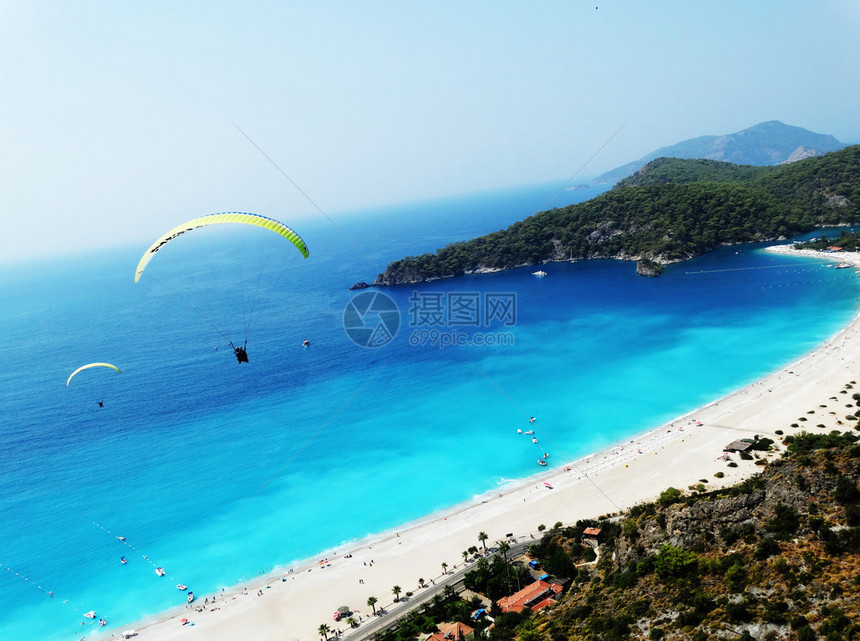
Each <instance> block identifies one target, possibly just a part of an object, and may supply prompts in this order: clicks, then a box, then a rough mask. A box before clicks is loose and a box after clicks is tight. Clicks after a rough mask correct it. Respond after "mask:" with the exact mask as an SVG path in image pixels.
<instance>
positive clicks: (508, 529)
mask: <svg viewBox="0 0 860 641" xmlns="http://www.w3.org/2000/svg"><path fill="white" fill-rule="evenodd" d="M770 249H771V250H772V251H775V252H791V251H793V250H791V249H790V247H786V246H781V247H776V248H770ZM804 253H807V254H811V255H817V256H819V257H821V258H826V259H828V260H830V261H831V262H833V263H839V262H843V263H851V264H852V265H854V266H856V267H860V254H857V253H839V254H817V253H815V252H804ZM858 319H860V317H855V318H854V320H853V321H852V322H851V324H850V325H849V326H848V327H846V328H845V329H843V330H842V331H840V332H839V333H838V334H836V335H834V336H832V337H831V338H830V339H828V340H827V341H825V342H824V343H823V344H822V345H820V346H819V347H818V348H817V349H815V350H814V351H812V352H811V353H809V354H807V355H805V356H804V357H802V358H801V359H799V360H797V361H795V362H794V363H792V364H790V365H788V366H785V367H782V368H780V369H779V371H777V372H774V373H772V374H770V375H769V376H767V377H765V378H763V379H761V380H759V381H757V382H755V383H753V384H751V385H749V386H747V387H745V388H743V389H741V390H738V391H737V392H735V393H733V394H731V395H729V396H726V397H724V398H721V399H719V400H718V401H715V402H713V403H711V404H710V405H707V406H705V407H702V408H700V409H698V410H696V411H695V412H692V413H690V414H688V415H686V416H684V417H681V418H678V419H676V420H674V421H672V422H671V423H669V424H667V425H664V426H662V427H660V428H657V429H654V430H652V431H650V432H648V433H646V434H643V435H640V436H638V437H636V438H632V439H631V440H629V441H628V442H626V443H623V444H619V445H617V446H616V447H615V448H613V449H611V450H609V451H605V452H601V453H598V454H594V455H592V456H589V457H587V458H586V459H583V460H580V461H577V462H575V463H570V465H569V467H570V470H569V471H567V470H566V469H565V468H564V467H562V468H560V469H550V470H546V472H545V473H543V474H540V475H537V476H535V477H532V478H531V479H529V480H528V481H526V482H522V483H518V484H511V485H505V486H500V488H499V489H498V490H497V491H494V492H491V493H488V494H487V495H485V496H483V497H480V498H478V499H476V500H474V501H473V502H471V503H469V504H465V505H461V506H458V507H457V508H455V509H454V510H451V511H450V512H447V513H445V514H437V515H433V516H432V517H430V518H428V519H426V520H423V521H420V522H417V523H413V524H408V525H404V526H403V527H401V528H399V529H398V530H397V531H396V532H389V533H387V534H385V535H381V536H380V537H379V538H377V539H374V540H367V541H361V542H357V543H355V544H354V545H351V546H348V547H344V548H342V549H338V550H334V551H331V552H330V553H328V554H327V555H326V556H325V557H324V558H327V559H328V563H324V564H319V563H318V562H319V561H320V560H321V559H314V560H313V562H312V563H311V564H309V565H305V566H304V567H297V568H293V569H292V570H291V571H287V572H286V573H280V574H277V575H272V576H268V577H261V578H260V579H259V580H257V581H256V582H253V583H248V584H247V585H246V586H241V587H237V588H236V589H234V590H232V591H227V592H224V593H222V594H218V595H206V594H199V595H197V596H198V599H197V601H196V602H195V604H194V606H195V607H202V608H203V611H200V612H198V611H197V610H196V609H190V608H179V609H177V610H175V611H173V612H170V613H165V614H163V615H162V616H160V617H159V618H158V619H157V620H154V621H148V622H139V623H137V624H135V625H129V626H126V627H127V628H128V629H135V630H136V631H137V633H138V636H136V637H135V638H136V639H140V640H142V641H147V640H158V641H171V640H174V639H175V640H179V639H197V640H201V641H203V640H205V641H235V640H238V639H254V640H255V641H270V640H271V641H274V640H275V639H277V640H290V641H292V640H299V641H315V640H317V639H319V638H320V635H319V633H318V628H319V626H320V625H321V624H323V623H325V624H328V625H329V626H330V627H331V628H332V629H338V628H339V629H340V630H341V631H342V632H343V635H342V638H347V639H361V638H363V632H362V627H363V625H364V624H365V623H366V622H367V621H368V619H370V618H372V617H371V608H370V607H369V606H367V605H366V603H367V599H368V597H370V596H375V597H376V598H377V599H378V603H377V608H379V607H384V608H385V609H386V610H388V611H389V613H388V614H386V615H385V616H386V618H391V619H392V620H393V619H394V618H396V617H397V616H398V613H399V612H400V611H401V610H400V609H399V608H402V609H405V608H406V607H408V604H393V603H392V602H393V594H392V587H393V586H395V585H399V586H401V588H402V590H403V592H404V593H405V592H407V591H414V592H418V591H419V589H418V579H419V578H423V579H424V580H425V581H426V582H427V583H430V582H431V580H438V579H439V578H440V576H441V575H442V563H443V562H445V563H447V565H448V570H449V571H450V570H452V569H455V567H456V568H457V569H459V568H460V567H461V566H462V564H463V556H462V552H463V551H464V550H466V549H468V548H469V547H471V546H473V545H476V546H478V547H479V548H480V543H479V542H478V538H477V537H478V533H479V532H481V531H483V532H486V533H487V534H488V535H489V539H488V541H487V543H488V545H489V544H492V543H493V542H495V541H498V540H500V539H503V538H505V535H506V534H507V533H513V534H514V536H515V537H517V538H520V539H522V538H530V537H531V536H535V537H538V536H539V534H538V530H537V528H538V525H540V524H545V525H546V526H547V527H551V526H552V525H553V524H554V523H556V522H558V521H561V522H563V523H564V524H572V523H575V522H576V521H577V520H579V519H582V518H595V517H598V516H601V515H604V514H610V513H616V512H620V511H622V510H625V509H627V508H629V507H630V506H632V505H635V504H637V503H641V502H643V501H648V500H653V499H655V498H656V497H657V495H658V494H659V493H660V492H661V491H662V490H664V489H666V488H667V487H669V486H674V487H677V488H680V489H684V490H686V489H687V488H688V487H689V486H691V485H696V484H697V483H699V482H700V479H707V480H708V485H707V488H708V489H713V488H716V487H719V486H722V485H730V484H733V483H735V482H736V481H738V480H739V479H741V478H745V477H748V476H750V475H752V474H754V473H756V472H758V471H759V470H760V469H761V468H760V467H758V466H756V465H754V463H755V462H754V461H743V460H740V457H739V456H737V455H734V454H733V455H731V459H732V460H733V461H735V462H736V463H737V464H738V467H736V468H730V467H727V462H726V461H725V460H722V458H721V455H722V454H723V447H724V446H725V445H726V444H728V443H730V442H731V441H734V440H736V439H738V438H746V437H751V436H753V435H755V434H758V435H761V436H767V437H769V438H772V439H774V440H775V441H776V442H777V444H778V443H779V441H780V440H781V439H780V437H779V436H778V435H776V434H775V430H783V431H784V433H785V434H792V433H797V432H799V431H801V429H806V430H808V431H822V432H823V431H829V430H832V429H840V430H845V429H851V428H852V427H853V425H854V424H855V423H854V422H852V421H848V420H846V419H845V415H846V414H851V413H853V411H854V410H855V409H856V407H853V405H854V404H853V402H852V399H851V394H852V393H853V392H852V391H851V390H850V389H847V390H846V387H845V386H846V384H848V383H850V382H851V381H857V380H860V320H858ZM858 390H860V387H858ZM849 405H850V406H852V407H853V409H849ZM801 417H803V418H805V419H807V420H806V421H799V419H800V418H801ZM839 421H841V423H842V424H839V423H838V422H839ZM792 423H798V424H799V425H800V428H792V427H790V425H791V424H792ZM817 425H823V426H824V427H823V428H822V427H816V426H817ZM534 429H535V431H536V433H537V436H540V427H539V421H538V423H535V424H534ZM780 449H781V446H780ZM778 455H779V453H778V452H777V453H776V454H772V455H770V456H778ZM716 472H724V473H725V478H723V479H716V478H715V477H714V474H715V473H716ZM545 482H546V483H549V484H550V485H551V486H552V489H550V488H548V487H547V486H546V485H545ZM347 554H351V558H346V556H345V555H347ZM282 577H283V578H282ZM342 605H348V606H350V607H351V608H352V609H353V610H354V611H355V613H356V614H355V616H356V618H358V617H359V616H360V617H361V619H362V625H360V626H359V627H358V628H356V629H349V627H348V626H347V625H346V624H345V623H344V622H340V623H336V622H335V621H333V619H332V613H333V612H334V610H336V609H337V607H338V606H342ZM183 618H186V619H188V620H189V621H190V622H192V623H193V625H187V624H185V625H183V624H182V623H181V619H183ZM116 636H118V632H117V633H116Z"/></svg>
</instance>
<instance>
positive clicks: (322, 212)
mask: <svg viewBox="0 0 860 641" xmlns="http://www.w3.org/2000/svg"><path fill="white" fill-rule="evenodd" d="M230 122H231V123H233V126H234V127H235V128H236V129H238V130H239V133H240V134H242V135H243V136H245V139H246V140H247V141H248V142H249V143H251V144H252V145H253V146H254V148H255V149H256V150H257V151H259V152H260V153H261V154H262V155H263V158H265V159H266V160H268V161H269V162H270V163H271V165H272V167H274V168H275V169H277V170H278V172H279V173H280V174H281V175H282V176H283V177H284V178H286V179H287V180H288V181H289V183H290V184H291V185H292V186H293V187H295V188H296V190H297V191H298V192H299V193H300V194H301V195H302V196H304V197H305V199H306V200H307V201H308V202H309V203H310V204H311V205H313V206H314V207H315V208H316V210H317V211H318V212H319V213H321V214H322V215H323V217H325V219H326V220H327V221H329V222H330V223H331V224H332V225H333V226H334V228H335V229H337V230H338V231H339V232H340V233H341V234H342V235H343V237H344V238H346V239H347V240H348V241H349V242H350V243H352V246H353V247H355V248H356V249H357V250H358V251H359V253H361V255H362V256H364V257H365V258H366V259H367V261H368V262H369V263H370V264H371V265H373V266H374V267H375V268H376V269H378V270H379V271H380V272H381V271H382V269H381V268H380V267H379V265H377V264H376V261H375V260H373V259H372V258H371V257H370V256H368V255H367V254H366V253H365V252H364V250H363V249H362V248H361V247H359V246H358V243H356V242H355V241H354V240H353V239H352V238H350V236H349V234H347V233H346V232H345V231H344V230H343V229H341V228H340V226H339V225H338V224H337V223H336V222H334V221H333V220H332V219H331V218H330V217H329V215H328V214H326V213H325V212H324V211H323V210H322V208H321V207H320V206H319V205H317V204H316V203H315V202H314V201H313V199H312V198H311V197H310V196H308V195H307V194H306V193H305V192H304V190H303V189H302V188H301V187H299V186H298V185H297V184H296V183H295V181H294V180H293V179H292V178H290V177H289V176H288V175H287V172H285V171H284V170H283V169H281V168H280V167H279V166H278V163H276V162H275V161H274V160H272V159H271V158H270V157H269V155H268V154H267V153H266V152H265V151H263V150H262V149H261V148H260V146H259V145H258V144H257V143H255V142H254V141H253V140H252V139H251V137H250V136H249V135H248V134H246V133H245V132H244V131H243V130H242V128H241V127H240V126H239V125H237V124H236V123H235V122H233V121H232V120H231V121H230Z"/></svg>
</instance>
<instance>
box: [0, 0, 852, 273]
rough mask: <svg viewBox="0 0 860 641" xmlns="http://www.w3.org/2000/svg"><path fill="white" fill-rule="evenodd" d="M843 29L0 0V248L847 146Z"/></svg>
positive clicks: (674, 9) (644, 17)
mask: <svg viewBox="0 0 860 641" xmlns="http://www.w3.org/2000/svg"><path fill="white" fill-rule="evenodd" d="M858 36H860V3H857V2H856V1H855V0H845V1H842V2H839V1H830V0H816V1H815V2H808V1H792V0H783V1H780V2H752V3H751V2H739V1H726V2H724V1H720V2H715V1H709V2H681V1H674V2H666V1H661V0H649V2H640V1H638V0H635V1H634V0H630V1H626V2H621V1H618V0H608V1H606V2H604V1H601V0H590V1H589V2H580V1H577V0H566V1H560V2H554V1H544V2H530V3H525V2H508V1H505V0H495V1H493V2H489V1H485V2H468V1H466V2H464V1H462V0H456V1H451V2H449V1H446V0H438V1H435V2H425V3H414V2H383V1H378V0H365V1H363V2H355V1H344V2H340V1H337V0H333V1H329V2H302V1H294V0H281V1H271V2H267V1H258V2H242V3H239V2H218V1H213V0H210V1H205V2H204V1H194V0H189V1H187V2H180V3H176V2H161V1H159V0H153V1H150V2H106V1H102V2H93V1H88V0H76V1H75V2H65V1H56V2H50V1H38V0H36V1H6V0H0V87H2V99H0V217H2V222H3V227H4V228H5V230H6V234H5V241H6V242H5V243H4V244H3V249H2V251H0V263H5V262H15V261H21V260H23V259H28V258H34V257H41V256H50V255H63V254H72V253H79V252H82V251H89V250H97V249H99V248H103V247H109V246H114V245H121V244H130V243H134V242H140V243H142V244H143V245H148V243H149V242H151V241H152V240H154V239H155V238H157V237H158V236H160V235H161V234H162V233H163V232H165V231H167V230H168V229H170V228H172V227H173V226H175V225H176V224H178V223H181V222H183V221H185V220H188V219H190V218H193V217H196V216H199V215H203V214H208V213H214V212H220V211H234V210H241V211H252V212H256V213H260V214H264V215H268V216H271V217H274V218H277V219H279V220H282V221H284V222H286V223H287V224H290V225H292V226H294V227H296V228H297V229H298V228H300V224H297V221H301V220H305V219H308V218H318V217H320V216H321V214H320V213H319V211H318V210H317V207H318V208H319V209H321V210H322V211H324V212H325V213H326V214H327V215H329V216H331V217H332V218H333V219H334V220H338V219H343V218H344V217H347V216H358V215H362V213H365V214H366V213H367V212H372V211H373V210H374V208H379V207H384V206H388V205H393V204H397V203H407V202H415V201H422V200H427V199H432V198H436V197H446V196H451V195H457V194H466V193H475V192H483V191H490V190H498V189H507V188H510V187H517V186H525V185H533V184H544V183H547V184H549V183H557V184H558V186H559V187H561V186H562V185H563V184H565V183H566V182H567V181H568V180H569V179H571V177H573V176H574V174H576V173H577V172H579V173H578V175H577V176H576V177H575V178H574V179H573V180H572V183H578V182H587V178H588V177H592V176H596V175H598V174H600V173H602V172H604V171H607V170H609V169H612V168H614V167H616V166H618V165H621V164H624V163H626V162H628V161H631V160H635V159H637V158H639V157H641V156H643V155H645V154H647V153H649V152H651V151H653V150H655V149H657V148H659V147H662V146H666V145H671V144H674V143H676V142H679V141H681V140H685V139H687V138H692V137H696V136H701V135H708V134H727V133H733V132H735V131H739V130H741V129H745V128H747V127H750V126H752V125H755V124H757V123H759V122H763V121H766V120H780V121H782V122H784V123H786V124H789V125H795V126H799V127H804V128H806V129H810V130H812V131H815V132H819V133H825V134H831V135H834V136H835V137H836V138H837V139H839V140H840V141H842V142H845V143H857V142H860V120H858V118H857V114H858V113H860V77H858V75H860V71H858V70H860V47H858V46H857V45H858V42H860V37H858ZM264 154H265V155H264ZM275 165H276V166H277V167H276V166H275ZM583 167H584V168H583ZM285 175H286V176H288V177H289V179H290V180H287V178H285ZM290 181H292V183H294V184H295V185H294V184H292V183H291V182H290ZM296 186H298V188H300V189H301V192H300V191H299V190H298V189H297V187H296ZM302 192H304V194H305V195H307V198H306V197H305V195H303V194H302ZM309 199H310V200H309ZM310 201H313V203H315V205H314V204H312V203H311V202H310ZM529 213H531V212H529Z"/></svg>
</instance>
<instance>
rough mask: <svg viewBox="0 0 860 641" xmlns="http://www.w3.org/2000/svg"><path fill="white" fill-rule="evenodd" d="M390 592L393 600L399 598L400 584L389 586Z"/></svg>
mask: <svg viewBox="0 0 860 641" xmlns="http://www.w3.org/2000/svg"><path fill="white" fill-rule="evenodd" d="M391 593H392V594H393V595H394V601H395V602H397V601H399V600H400V586H399V585H395V586H394V587H393V588H391Z"/></svg>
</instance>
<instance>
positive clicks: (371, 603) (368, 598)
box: [367, 596, 377, 616]
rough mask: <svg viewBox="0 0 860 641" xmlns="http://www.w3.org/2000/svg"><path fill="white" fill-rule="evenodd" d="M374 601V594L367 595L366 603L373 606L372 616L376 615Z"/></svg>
mask: <svg viewBox="0 0 860 641" xmlns="http://www.w3.org/2000/svg"><path fill="white" fill-rule="evenodd" d="M376 601H377V599H376V597H375V596H371V597H367V605H369V606H370V607H371V608H373V614H374V616H376Z"/></svg>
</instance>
